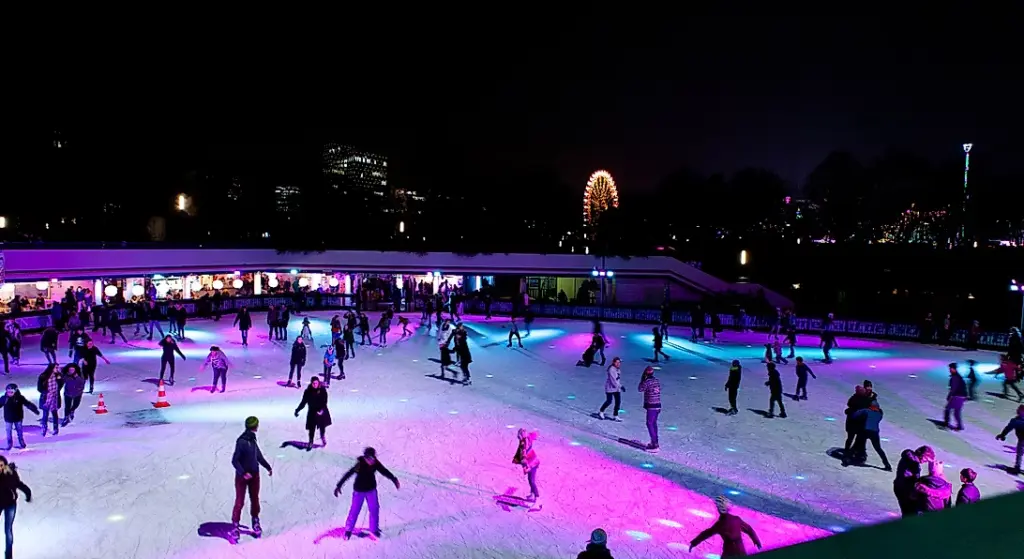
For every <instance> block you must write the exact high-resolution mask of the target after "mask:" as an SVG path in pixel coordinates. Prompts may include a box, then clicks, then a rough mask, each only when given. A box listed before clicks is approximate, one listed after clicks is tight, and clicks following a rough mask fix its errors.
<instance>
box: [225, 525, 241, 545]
mask: <svg viewBox="0 0 1024 559" xmlns="http://www.w3.org/2000/svg"><path fill="white" fill-rule="evenodd" d="M227 536H228V538H230V539H232V540H234V541H236V542H237V541H238V538H240V537H242V532H241V530H239V529H238V524H235V525H234V526H232V527H231V529H230V530H228V534H227Z"/></svg>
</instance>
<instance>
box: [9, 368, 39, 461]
mask: <svg viewBox="0 0 1024 559" xmlns="http://www.w3.org/2000/svg"><path fill="white" fill-rule="evenodd" d="M0 407H3V409H4V423H6V426H7V448H6V450H11V447H13V446H14V439H12V438H11V435H12V433H11V431H12V429H13V430H14V431H17V432H18V447H19V448H25V434H24V433H23V432H22V427H21V423H22V422H23V421H25V408H28V409H30V410H32V413H34V414H36V415H39V408H37V407H36V405H35V404H33V403H32V402H30V401H29V400H28V398H26V397H25V396H24V395H23V394H22V393H21V390H18V385H17V384H14V383H11V384H8V385H7V390H6V392H5V393H4V395H3V396H0Z"/></svg>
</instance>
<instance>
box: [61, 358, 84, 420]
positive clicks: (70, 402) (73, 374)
mask: <svg viewBox="0 0 1024 559" xmlns="http://www.w3.org/2000/svg"><path fill="white" fill-rule="evenodd" d="M61 373H62V375H63V377H64V421H61V423H60V426H61V427H67V426H68V424H69V423H71V422H72V421H74V420H75V410H77V409H78V406H80V405H81V404H82V393H83V392H84V391H85V378H83V377H82V375H81V371H80V370H79V369H78V365H77V364H76V363H68V364H67V365H65V366H64V369H63V370H62V371H61Z"/></svg>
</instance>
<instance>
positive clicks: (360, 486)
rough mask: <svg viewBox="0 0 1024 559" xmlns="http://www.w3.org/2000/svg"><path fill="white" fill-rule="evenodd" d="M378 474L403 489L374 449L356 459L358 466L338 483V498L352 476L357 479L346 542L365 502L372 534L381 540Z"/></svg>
mask: <svg viewBox="0 0 1024 559" xmlns="http://www.w3.org/2000/svg"><path fill="white" fill-rule="evenodd" d="M377 472H380V475H382V476H384V477H386V478H387V479H389V480H391V482H392V483H394V484H395V489H401V488H402V484H401V483H400V482H399V481H398V478H397V477H395V474H393V473H391V472H390V471H389V470H388V469H387V468H385V467H384V464H381V463H380V461H379V460H377V451H376V450H374V449H373V448H372V447H367V448H366V450H364V451H363V455H362V456H360V457H359V458H357V459H356V465H355V466H352V468H351V469H349V471H347V472H345V475H344V476H342V477H341V480H340V481H338V485H337V487H335V488H334V496H335V497H338V496H340V495H341V487H342V486H343V485H345V482H346V481H348V479H349V478H350V477H352V476H355V477H356V479H355V481H354V482H353V483H352V505H351V506H350V507H349V509H348V518H347V519H346V520H345V539H346V540H347V539H350V538H351V537H352V531H353V530H354V529H355V527H356V520H357V519H358V518H359V513H360V512H362V510H363V503H364V502H365V503H366V506H367V508H368V509H369V510H370V532H371V533H372V534H373V535H374V536H375V537H377V538H380V501H379V500H378V499H377Z"/></svg>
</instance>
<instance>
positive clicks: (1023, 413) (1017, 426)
mask: <svg viewBox="0 0 1024 559" xmlns="http://www.w3.org/2000/svg"><path fill="white" fill-rule="evenodd" d="M1010 431H1013V432H1014V433H1015V434H1016V435H1017V458H1016V461H1014V463H1013V468H1012V469H1011V470H1010V473H1012V474H1014V475H1020V472H1021V470H1020V462H1021V457H1024V405H1022V406H1017V417H1014V418H1013V419H1011V420H1010V422H1009V423H1007V424H1006V427H1004V428H1003V431H1002V432H1001V433H999V434H998V435H996V439H997V440H1000V441H1005V440H1006V435H1009V434H1010ZM19 434H20V432H19ZM10 440H11V428H10V425H8V427H7V441H8V442H10ZM8 446H10V445H8Z"/></svg>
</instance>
